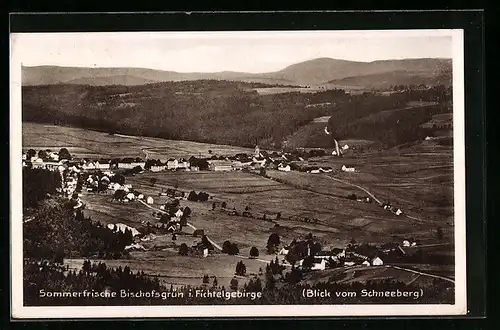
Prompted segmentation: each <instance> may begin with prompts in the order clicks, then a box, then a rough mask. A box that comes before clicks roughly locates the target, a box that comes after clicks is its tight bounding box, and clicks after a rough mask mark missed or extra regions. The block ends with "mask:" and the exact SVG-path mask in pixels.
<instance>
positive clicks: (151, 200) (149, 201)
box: [146, 196, 154, 205]
mask: <svg viewBox="0 0 500 330" xmlns="http://www.w3.org/2000/svg"><path fill="white" fill-rule="evenodd" d="M146 203H148V204H150V205H151V204H153V203H154V200H153V197H151V196H148V198H147V199H146Z"/></svg>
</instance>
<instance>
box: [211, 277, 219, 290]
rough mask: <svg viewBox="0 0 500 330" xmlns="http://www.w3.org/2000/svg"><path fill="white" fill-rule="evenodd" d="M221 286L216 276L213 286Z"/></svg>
mask: <svg viewBox="0 0 500 330" xmlns="http://www.w3.org/2000/svg"><path fill="white" fill-rule="evenodd" d="M218 286H219V282H218V281H217V277H215V276H214V281H213V282H212V287H213V288H214V289H216V288H217V287H218Z"/></svg>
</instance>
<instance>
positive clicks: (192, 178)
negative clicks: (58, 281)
mask: <svg viewBox="0 0 500 330" xmlns="http://www.w3.org/2000/svg"><path fill="white" fill-rule="evenodd" d="M319 124H320V125H324V123H319ZM61 147H66V148H68V149H69V151H70V153H72V154H73V156H75V157H92V158H93V157H106V158H113V157H120V158H122V157H144V156H145V154H146V153H147V154H148V155H149V156H150V157H151V158H160V159H162V158H163V159H167V158H170V157H186V158H187V157H189V156H192V155H194V156H197V155H200V154H201V155H203V156H207V155H208V154H209V150H211V151H212V153H215V154H226V155H231V154H235V153H238V152H246V153H250V152H252V150H251V149H245V148H240V147H232V146H224V145H213V144H204V143H197V142H189V141H171V140H163V139H157V138H145V137H135V136H125V135H109V134H107V133H101V132H96V131H89V130H83V129H78V128H68V127H61V126H50V125H42V124H32V123H23V149H24V150H26V149H28V148H33V149H35V150H37V151H38V150H40V149H47V148H49V149H53V150H57V149H58V148H61ZM306 164H308V165H321V166H331V167H333V168H334V170H335V171H334V172H333V173H329V174H309V173H301V172H295V171H292V172H279V171H276V170H268V171H267V176H268V177H263V176H259V175H257V174H252V173H245V172H204V171H200V172H158V173H151V172H144V173H141V174H137V175H135V176H127V178H126V181H127V183H131V184H132V185H133V187H134V189H136V190H138V191H141V192H142V193H144V194H145V195H150V196H153V197H154V200H155V202H154V205H153V207H154V208H159V207H160V205H162V204H164V203H165V202H166V201H168V198H167V197H166V196H159V193H160V192H161V191H162V190H165V189H167V188H172V187H178V189H180V190H182V191H185V192H189V191H191V190H195V191H197V192H200V191H205V192H207V193H209V194H210V195H211V196H212V199H210V200H209V201H208V202H193V201H186V200H183V201H181V206H182V207H185V206H189V207H190V208H191V209H192V215H191V218H190V219H189V222H190V223H191V224H192V225H194V226H195V227H196V228H200V229H204V230H205V233H206V234H207V235H208V236H209V237H210V238H211V239H212V240H213V241H215V242H216V243H218V244H219V245H222V243H223V242H224V241H226V240H230V241H231V242H235V243H236V244H237V245H238V247H239V249H240V255H241V256H240V257H238V256H228V255H223V254H220V253H216V254H214V255H211V256H210V257H208V258H198V257H185V256H179V255H178V254H177V253H176V248H175V246H178V245H180V244H181V243H186V244H187V245H188V246H191V245H192V244H194V243H196V242H198V241H199V240H200V238H195V237H192V235H191V234H192V229H190V228H188V227H185V228H184V229H183V231H184V232H185V234H184V235H178V239H177V241H176V242H175V243H174V242H172V239H171V235H158V236H156V237H155V238H153V239H151V240H150V241H147V242H141V244H143V245H144V246H145V247H146V248H147V249H149V251H145V252H133V253H132V255H131V259H126V260H114V261H113V260H109V261H108V260H106V263H107V264H109V265H110V266H112V265H122V267H123V265H125V264H127V265H129V266H130V267H131V268H132V269H134V270H144V271H145V272H153V273H154V274H155V275H158V276H159V277H160V278H161V279H162V281H163V282H165V283H169V284H201V279H202V278H203V276H204V275H205V274H207V275H209V276H216V277H217V279H218V281H219V283H220V284H221V285H226V286H227V285H228V284H229V281H230V279H231V278H232V277H233V274H234V269H235V266H236V263H237V262H238V261H240V260H242V258H243V257H246V256H248V255H249V251H250V248H251V247H252V246H255V247H257V248H258V250H259V252H260V256H259V259H261V260H249V259H244V262H245V264H246V265H247V272H248V273H258V270H259V268H260V267H262V268H263V269H265V266H266V262H265V260H270V259H272V258H274V255H267V254H266V251H265V247H266V243H267V239H268V237H269V235H270V234H271V233H273V232H276V233H278V234H279V235H280V237H281V241H282V244H283V245H285V244H288V243H289V242H290V241H292V240H293V239H301V238H303V237H304V236H306V235H307V234H309V233H312V234H313V235H314V236H316V238H317V240H318V241H319V242H320V243H321V244H322V245H323V246H324V247H325V248H333V247H342V246H345V244H347V243H348V242H349V241H351V240H352V239H355V240H356V241H357V242H360V243H363V242H364V243H372V244H383V243H387V242H401V241H402V240H403V239H407V238H409V237H413V238H415V239H418V240H419V241H420V242H422V243H425V244H433V243H440V242H444V243H450V242H453V154H452V149H451V147H447V146H440V145H438V144H436V143H435V142H434V141H422V142H421V143H418V144H415V145H413V146H411V147H408V148H392V149H388V150H384V151H377V150H374V151H373V150H372V151H369V152H368V151H367V152H362V153H357V152H352V153H349V155H346V156H345V157H334V156H326V157H321V158H313V159H310V160H309V161H308V162H307V163H306ZM342 165H346V166H349V167H351V166H352V167H355V168H356V172H355V173H345V172H342V171H340V168H341V167H342ZM152 178H155V179H156V182H155V183H154V184H152V183H151V179H152ZM332 178H333V179H339V180H341V181H342V182H340V181H336V180H333V179H332ZM356 185H357V186H359V187H363V188H366V189H368V190H369V191H370V192H371V193H372V194H374V195H375V196H376V197H377V198H378V199H380V200H381V201H383V202H385V201H390V202H391V203H392V204H393V205H395V206H396V207H400V208H401V209H402V210H403V212H404V216H396V215H394V214H392V213H391V212H387V211H384V210H383V209H382V208H381V207H380V206H379V205H378V204H377V203H364V202H357V201H355V200H350V199H347V198H346V197H347V196H348V195H350V194H356V195H357V196H360V197H366V196H367V194H366V193H365V192H364V191H362V190H361V189H359V188H358V187H356ZM82 200H83V201H84V202H85V204H86V210H85V213H86V215H87V216H90V217H91V218H92V219H93V220H99V221H101V222H103V223H106V224H107V223H124V224H127V225H129V226H132V227H136V228H137V227H140V226H142V225H144V223H145V222H148V221H149V222H151V223H155V222H157V221H158V220H157V218H155V217H154V216H153V212H154V210H152V209H149V208H147V207H146V206H144V205H142V204H140V203H138V202H132V203H128V204H122V203H118V202H114V201H112V196H111V195H110V194H89V193H86V192H84V196H83V197H82ZM215 201H218V202H222V201H224V202H226V203H227V209H226V210H222V209H220V207H217V208H216V209H215V210H212V203H213V202H215ZM246 207H248V208H249V212H250V213H251V214H252V215H253V216H252V217H245V216H241V215H240V216H238V215H236V216H235V215H230V214H229V213H230V211H231V210H233V208H235V209H236V210H238V211H239V212H240V213H241V212H243V211H244V209H245V208H246ZM278 213H280V215H281V217H280V219H277V214H278ZM263 215H266V219H263ZM407 216H408V217H407ZM304 218H309V219H311V220H312V221H310V222H304V221H303V220H304ZM438 227H442V229H443V233H444V237H443V238H441V239H438V238H437V237H436V235H435V232H436V229H437V228H438ZM280 259H282V256H280ZM75 262H76V261H75ZM438 271H439V270H438ZM241 281H245V280H244V279H241Z"/></svg>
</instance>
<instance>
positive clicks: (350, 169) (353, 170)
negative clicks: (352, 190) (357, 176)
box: [342, 165, 356, 172]
mask: <svg viewBox="0 0 500 330" xmlns="http://www.w3.org/2000/svg"><path fill="white" fill-rule="evenodd" d="M342 171H344V172H355V171H356V170H355V169H354V167H347V166H345V165H342Z"/></svg>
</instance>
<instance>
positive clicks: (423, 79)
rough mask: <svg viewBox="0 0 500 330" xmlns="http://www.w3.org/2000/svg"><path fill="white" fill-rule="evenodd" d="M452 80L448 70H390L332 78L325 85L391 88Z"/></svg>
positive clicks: (441, 83) (434, 84) (446, 82)
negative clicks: (435, 71)
mask: <svg viewBox="0 0 500 330" xmlns="http://www.w3.org/2000/svg"><path fill="white" fill-rule="evenodd" d="M451 82H452V79H451V72H448V71H442V72H439V73H437V74H434V73H433V72H411V71H390V72H384V73H374V74H368V75H360V76H354V77H346V78H342V79H335V80H330V81H328V83H327V84H325V85H333V86H336V87H344V86H349V87H350V88H354V87H360V88H367V89H389V88H390V87H391V86H395V85H421V84H424V85H433V86H437V85H444V86H450V84H451Z"/></svg>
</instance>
